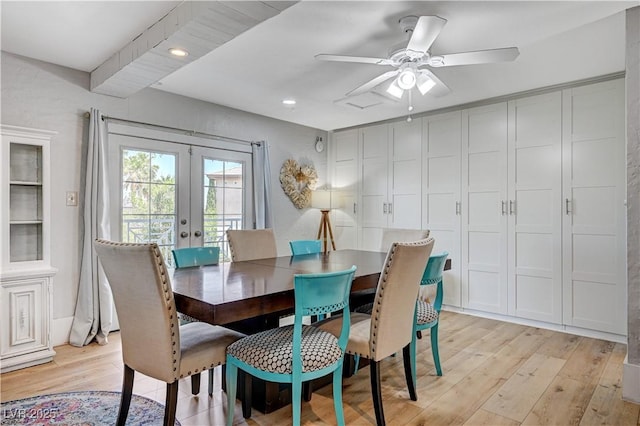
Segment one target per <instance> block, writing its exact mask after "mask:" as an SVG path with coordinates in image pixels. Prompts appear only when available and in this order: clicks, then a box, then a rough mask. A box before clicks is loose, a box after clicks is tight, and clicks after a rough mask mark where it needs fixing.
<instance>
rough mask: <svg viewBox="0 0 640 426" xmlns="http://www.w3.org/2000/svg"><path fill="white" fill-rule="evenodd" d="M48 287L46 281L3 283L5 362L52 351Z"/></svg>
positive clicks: (3, 352)
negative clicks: (50, 344) (20, 356)
mask: <svg viewBox="0 0 640 426" xmlns="http://www.w3.org/2000/svg"><path fill="white" fill-rule="evenodd" d="M47 283H48V279H46V278H33V279H24V280H17V281H7V282H3V283H2V314H1V315H2V342H1V344H0V348H1V349H2V352H1V353H0V356H1V357H2V358H3V359H5V358H7V357H13V356H18V355H25V354H28V353H31V352H34V351H37V350H42V349H45V350H46V349H49V331H48V330H49V323H48V322H49V319H48V318H49V310H48V308H49V305H48V300H49V299H48V286H47ZM3 363H6V361H3Z"/></svg>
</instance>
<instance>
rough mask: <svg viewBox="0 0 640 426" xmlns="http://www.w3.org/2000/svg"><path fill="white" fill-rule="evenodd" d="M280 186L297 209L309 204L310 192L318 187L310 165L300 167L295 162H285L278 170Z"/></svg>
mask: <svg viewBox="0 0 640 426" xmlns="http://www.w3.org/2000/svg"><path fill="white" fill-rule="evenodd" d="M280 185H281V186H282V189H283V190H284V193H285V194H287V196H288V197H289V198H290V199H291V202H292V203H293V205H294V206H296V207H297V208H299V209H302V208H304V207H307V206H308V205H309V203H311V191H313V190H314V189H316V186H317V185H318V173H317V172H316V169H315V168H313V166H311V165H303V166H300V165H298V163H297V162H296V161H295V160H292V159H288V160H285V162H284V164H283V165H282V168H281V169H280Z"/></svg>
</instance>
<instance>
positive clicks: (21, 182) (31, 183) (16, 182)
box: [9, 180, 42, 186]
mask: <svg viewBox="0 0 640 426" xmlns="http://www.w3.org/2000/svg"><path fill="white" fill-rule="evenodd" d="M9 185H19V186H42V182H35V181H24V180H12V181H10V182H9Z"/></svg>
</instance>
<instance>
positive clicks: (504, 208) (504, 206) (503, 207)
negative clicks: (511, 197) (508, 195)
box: [500, 200, 507, 216]
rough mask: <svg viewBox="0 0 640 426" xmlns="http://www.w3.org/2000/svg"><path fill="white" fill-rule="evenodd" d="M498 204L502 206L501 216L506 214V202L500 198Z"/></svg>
mask: <svg viewBox="0 0 640 426" xmlns="http://www.w3.org/2000/svg"><path fill="white" fill-rule="evenodd" d="M500 205H501V207H502V209H501V212H502V216H504V215H506V214H507V202H506V201H504V200H502V201H500Z"/></svg>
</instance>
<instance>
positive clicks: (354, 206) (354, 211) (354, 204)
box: [353, 203, 356, 214]
mask: <svg viewBox="0 0 640 426" xmlns="http://www.w3.org/2000/svg"><path fill="white" fill-rule="evenodd" d="M353 214H356V203H353Z"/></svg>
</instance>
